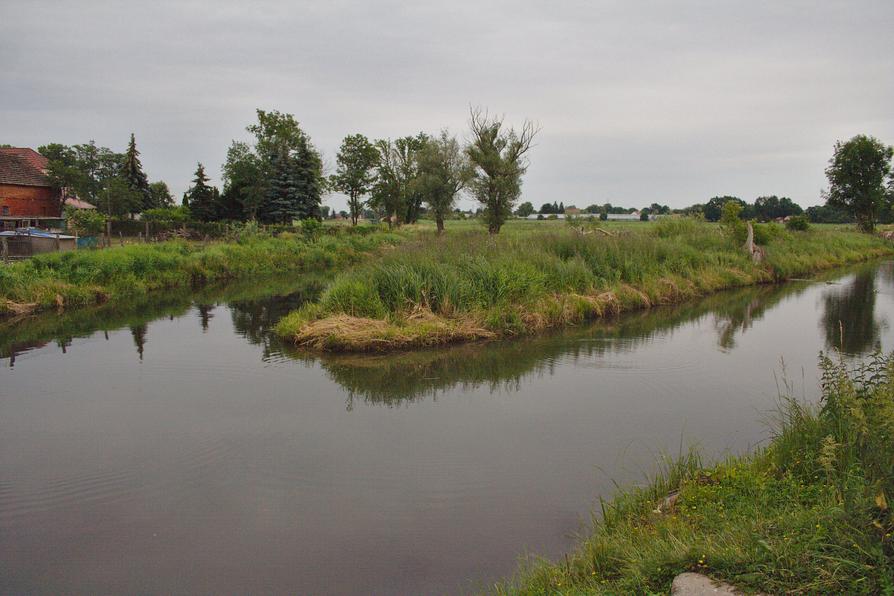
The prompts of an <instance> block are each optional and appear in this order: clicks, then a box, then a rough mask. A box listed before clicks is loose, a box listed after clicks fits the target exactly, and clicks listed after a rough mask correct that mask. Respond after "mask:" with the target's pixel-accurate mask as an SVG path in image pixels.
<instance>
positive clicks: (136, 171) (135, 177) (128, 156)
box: [121, 133, 159, 211]
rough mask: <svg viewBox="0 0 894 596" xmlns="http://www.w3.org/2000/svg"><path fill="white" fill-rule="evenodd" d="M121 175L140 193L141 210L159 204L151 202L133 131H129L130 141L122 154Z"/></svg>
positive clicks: (131, 187)
mask: <svg viewBox="0 0 894 596" xmlns="http://www.w3.org/2000/svg"><path fill="white" fill-rule="evenodd" d="M121 176H122V178H124V179H125V180H126V181H127V185H128V186H129V187H130V189H131V190H134V191H136V192H138V193H140V196H141V197H142V199H143V201H142V205H141V206H142V211H145V210H146V209H152V208H153V207H157V206H159V205H154V204H153V200H152V191H151V190H150V189H149V178H148V177H147V176H146V173H145V172H144V171H143V164H141V163H140V152H139V151H137V141H136V138H135V137H134V134H133V133H130V143H128V145H127V152H126V153H125V154H124V164H123V167H122V172H121Z"/></svg>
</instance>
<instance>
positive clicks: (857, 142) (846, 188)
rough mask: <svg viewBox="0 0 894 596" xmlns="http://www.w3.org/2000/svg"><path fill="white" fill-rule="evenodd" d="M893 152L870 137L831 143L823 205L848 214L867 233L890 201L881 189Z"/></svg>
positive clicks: (885, 191) (886, 193) (888, 170)
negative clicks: (832, 145)
mask: <svg viewBox="0 0 894 596" xmlns="http://www.w3.org/2000/svg"><path fill="white" fill-rule="evenodd" d="M892 154H894V149H892V148H891V147H890V146H887V145H884V144H883V143H882V142H881V141H879V140H878V139H876V138H874V137H869V136H866V135H857V136H855V137H853V138H852V139H850V140H849V141H847V142H846V143H842V142H841V141H838V142H837V143H835V152H834V154H833V155H832V159H830V160H829V167H827V168H826V177H827V178H828V179H829V190H828V191H827V192H826V193H824V194H825V197H826V205H828V206H830V207H837V208H839V209H843V210H845V211H847V212H848V213H850V214H851V215H852V216H853V217H854V219H856V221H857V225H858V226H860V229H861V230H863V231H864V232H871V231H872V230H873V229H874V228H875V223H876V221H877V219H878V215H879V213H880V212H881V211H882V210H884V209H885V208H886V207H887V204H888V202H889V200H890V197H889V195H888V192H887V190H886V188H885V182H886V179H887V178H888V177H889V176H890V175H891V157H892Z"/></svg>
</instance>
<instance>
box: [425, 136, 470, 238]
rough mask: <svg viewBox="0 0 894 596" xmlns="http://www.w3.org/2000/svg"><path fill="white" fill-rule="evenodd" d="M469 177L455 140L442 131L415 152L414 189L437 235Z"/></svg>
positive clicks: (467, 162) (467, 164) (460, 148)
mask: <svg viewBox="0 0 894 596" xmlns="http://www.w3.org/2000/svg"><path fill="white" fill-rule="evenodd" d="M471 175H472V170H471V165H470V163H469V160H468V157H467V156H466V155H465V153H464V152H463V149H462V147H460V144H459V142H457V140H456V137H452V136H450V135H449V134H448V133H447V131H446V130H443V131H441V134H440V136H437V137H434V138H431V139H428V140H427V141H426V143H425V145H424V146H423V147H422V150H421V151H420V152H419V178H418V183H417V184H418V189H419V191H420V192H421V194H422V196H423V198H424V201H425V204H426V205H427V206H428V211H429V213H430V214H431V215H432V216H433V217H434V218H435V223H436V224H437V226H438V234H441V233H442V232H443V231H444V220H445V219H446V218H447V217H448V216H449V215H450V213H451V212H452V211H453V208H454V205H455V204H456V197H457V195H458V194H459V192H460V191H461V190H462V189H463V188H465V187H466V185H467V184H468V182H469V179H470V178H471Z"/></svg>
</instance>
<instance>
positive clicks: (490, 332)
mask: <svg viewBox="0 0 894 596" xmlns="http://www.w3.org/2000/svg"><path fill="white" fill-rule="evenodd" d="M449 224H450V225H448V227H447V230H448V231H447V233H446V234H444V235H443V236H441V237H438V236H436V235H435V234H434V233H433V232H430V231H428V230H427V229H426V228H425V227H424V226H422V227H419V228H418V229H419V231H418V232H417V233H416V236H415V238H413V239H412V240H410V241H407V242H405V243H403V244H402V245H401V246H399V247H398V248H396V249H395V250H393V251H389V252H387V253H386V254H385V255H384V256H383V257H382V258H379V259H373V260H371V261H369V262H367V263H365V264H364V265H363V266H361V267H358V268H354V269H352V270H351V271H348V272H344V273H342V274H341V275H339V276H338V277H337V278H336V279H335V280H334V281H333V282H332V284H330V285H329V287H328V288H327V290H326V291H325V292H324V293H323V295H322V296H321V298H320V300H319V301H318V302H316V303H313V304H310V305H307V306H305V307H303V308H302V309H300V310H298V311H296V312H294V313H292V314H290V315H289V316H287V317H285V318H284V319H283V320H282V321H281V322H280V324H279V325H278V327H277V332H278V333H279V334H280V335H281V336H283V337H285V338H287V339H289V340H291V341H293V342H294V343H296V344H297V345H299V346H304V347H307V348H312V349H322V350H334V351H385V350H394V349H410V348H417V347H424V346H431V345H438V344H446V343H452V342H459V341H470V340H479V339H488V338H494V337H509V336H513V335H520V334H527V333H533V332H537V331H540V330H544V329H547V328H552V327H558V326H562V325H570V324H576V323H580V322H583V321H585V320H588V319H593V318H598V317H602V316H606V315H611V314H616V313H618V312H621V311H626V310H631V309H637V308H648V307H650V306H653V305H658V304H670V303H676V302H680V301H682V300H686V299H689V298H694V297H697V296H701V295H705V294H708V293H711V292H714V291H717V290H721V289H726V288H733V287H740V286H745V285H751V284H756V283H768V282H776V281H781V280H785V279H788V278H790V277H796V276H804V275H809V274H811V273H813V272H816V271H819V270H822V269H827V268H831V267H836V266H840V265H845V264H848V263H854V262H859V261H862V260H867V259H871V258H874V257H879V256H882V255H888V254H892V252H894V245H892V244H891V243H890V242H888V241H885V240H882V239H881V238H880V237H878V236H872V235H867V234H860V233H857V232H856V231H854V230H853V228H848V227H845V226H824V227H814V228H812V229H811V230H809V231H806V232H790V231H787V230H785V229H784V228H783V227H781V226H777V225H775V224H766V225H761V226H757V227H756V230H755V233H756V237H757V239H758V241H759V242H760V243H761V244H762V245H763V246H764V248H765V249H766V255H767V256H766V259H765V260H764V261H763V262H761V263H754V262H752V260H751V258H750V257H749V256H748V255H746V254H745V252H744V251H743V250H742V248H741V246H740V244H739V242H738V241H737V240H735V239H734V238H732V237H731V235H728V234H725V233H724V232H723V230H722V229H721V228H720V227H719V226H718V225H716V224H710V223H705V222H703V221H697V220H694V219H683V218H669V219H664V220H661V221H657V222H649V223H641V222H624V223H608V222H595V221H591V222H584V223H581V224H580V225H578V226H573V225H569V224H568V223H566V222H561V221H530V220H516V221H512V222H510V223H509V224H508V225H506V226H504V228H503V230H502V231H501V233H500V234H499V235H496V236H491V235H488V234H487V233H486V231H484V230H483V229H482V227H481V225H480V224H479V223H477V222H471V221H465V222H449Z"/></svg>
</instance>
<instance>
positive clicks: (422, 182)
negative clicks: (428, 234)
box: [412, 130, 533, 234]
mask: <svg viewBox="0 0 894 596" xmlns="http://www.w3.org/2000/svg"><path fill="white" fill-rule="evenodd" d="M418 161H419V178H418V182H417V184H416V185H415V187H416V188H413V189H412V192H414V193H415V192H417V191H418V192H419V194H421V196H423V197H424V202H425V204H426V205H427V206H428V210H429V211H430V212H431V214H432V216H434V218H435V224H436V225H437V230H438V234H441V233H443V231H444V220H445V219H446V218H447V217H448V216H449V215H450V213H451V212H452V211H453V207H454V204H455V203H456V195H457V194H459V192H460V191H461V190H462V189H463V188H465V186H466V184H468V181H469V178H470V177H471V168H470V166H469V161H468V158H467V157H466V155H465V153H464V152H463V150H462V148H461V147H460V144H459V142H458V141H457V140H456V137H452V136H450V135H449V134H448V133H447V131H446V130H442V131H441V134H440V136H438V137H435V138H432V139H428V140H427V141H426V142H425V144H424V145H423V146H422V149H421V150H420V151H419V155H418ZM528 205H529V206H530V203H528ZM531 209H532V210H533V207H532V208H531Z"/></svg>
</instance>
